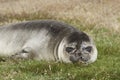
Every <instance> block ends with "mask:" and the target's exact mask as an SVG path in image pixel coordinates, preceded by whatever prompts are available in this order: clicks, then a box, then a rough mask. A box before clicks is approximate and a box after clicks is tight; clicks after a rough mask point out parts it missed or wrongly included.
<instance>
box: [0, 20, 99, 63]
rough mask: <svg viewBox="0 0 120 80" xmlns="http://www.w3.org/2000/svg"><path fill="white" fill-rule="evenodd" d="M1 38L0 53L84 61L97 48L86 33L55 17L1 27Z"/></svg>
mask: <svg viewBox="0 0 120 80" xmlns="http://www.w3.org/2000/svg"><path fill="white" fill-rule="evenodd" d="M0 38H1V39H0V56H6V57H13V58H24V59H36V60H47V61H51V60H53V61H55V60H56V61H63V62H79V61H80V62H84V63H92V62H94V61H95V60H96V58H97V49H96V47H95V45H94V43H93V41H92V40H91V38H90V37H89V36H88V35H87V34H85V33H84V32H81V31H79V30H77V29H75V28H74V27H73V26H70V25H68V24H65V23H62V22H57V21H54V20H41V21H40V20H37V21H28V22H21V23H17V24H10V25H5V26H1V27H0ZM83 49H84V50H85V51H83Z"/></svg>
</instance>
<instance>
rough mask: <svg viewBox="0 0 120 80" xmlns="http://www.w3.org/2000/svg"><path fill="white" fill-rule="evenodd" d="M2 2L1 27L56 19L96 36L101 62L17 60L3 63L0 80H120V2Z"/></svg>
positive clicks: (17, 0) (0, 64) (19, 0)
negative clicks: (88, 63) (71, 62)
mask: <svg viewBox="0 0 120 80" xmlns="http://www.w3.org/2000/svg"><path fill="white" fill-rule="evenodd" d="M48 1H49V0H44V1H43V0H36V1H35V0H6V1H5V0H0V24H1V25H7V24H10V23H17V22H21V21H28V20H38V19H39V20H42V19H54V20H59V21H63V22H66V23H68V24H71V25H73V26H75V27H76V28H78V29H80V30H82V31H84V32H86V33H88V34H89V35H90V36H92V37H93V39H94V41H95V44H96V46H97V49H98V59H97V61H96V62H95V63H93V64H90V65H87V66H85V65H82V64H68V63H57V62H45V61H34V60H27V61H25V60H22V61H15V60H9V59H6V58H4V60H5V61H1V62H0V80H119V79H120V68H119V67H120V47H119V45H120V33H119V31H120V25H119V24H120V6H119V3H120V2H119V0H114V1H112V0H104V1H103V0H89V1H88V0H70V1H69V0H52V1H51V2H48Z"/></svg>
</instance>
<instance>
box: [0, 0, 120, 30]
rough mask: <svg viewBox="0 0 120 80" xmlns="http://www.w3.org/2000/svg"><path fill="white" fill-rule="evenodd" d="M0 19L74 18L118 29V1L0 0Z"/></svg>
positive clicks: (85, 23)
mask: <svg viewBox="0 0 120 80" xmlns="http://www.w3.org/2000/svg"><path fill="white" fill-rule="evenodd" d="M0 2H1V3H0V22H4V21H7V22H12V20H13V21H15V20H16V19H17V20H18V19H19V20H21V19H22V20H33V19H41V18H42V19H46V17H47V19H57V20H77V21H79V22H80V24H82V25H84V26H87V25H94V26H97V27H100V26H103V27H107V28H112V29H114V30H117V31H118V30H119V26H120V23H119V21H118V18H119V16H120V14H119V13H120V5H119V4H120V1H119V0H114V1H113V0H90V1H88V0H52V1H49V0H37V1H35V0H5V1H4V0H1V1H0Z"/></svg>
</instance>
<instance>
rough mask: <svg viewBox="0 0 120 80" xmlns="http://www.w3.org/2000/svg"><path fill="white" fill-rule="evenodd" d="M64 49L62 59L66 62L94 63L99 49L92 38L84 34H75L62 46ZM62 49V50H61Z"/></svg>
mask: <svg viewBox="0 0 120 80" xmlns="http://www.w3.org/2000/svg"><path fill="white" fill-rule="evenodd" d="M60 46H61V48H62V47H64V49H63V54H61V55H59V56H61V59H62V60H63V61H64V62H73V63H76V62H80V63H86V64H89V63H92V62H94V61H95V60H96V59H97V49H96V46H95V45H94V43H93V41H92V40H91V38H90V37H89V36H88V35H87V34H85V33H83V32H74V33H72V34H71V35H70V36H68V37H67V39H64V40H63V41H62V44H61V45H60ZM59 49H60V48H59Z"/></svg>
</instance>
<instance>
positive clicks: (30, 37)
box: [0, 30, 50, 58]
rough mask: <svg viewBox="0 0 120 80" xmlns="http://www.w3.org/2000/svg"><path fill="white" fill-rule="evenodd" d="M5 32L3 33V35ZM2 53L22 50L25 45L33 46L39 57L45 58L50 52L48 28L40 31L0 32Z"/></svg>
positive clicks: (8, 54)
mask: <svg viewBox="0 0 120 80" xmlns="http://www.w3.org/2000/svg"><path fill="white" fill-rule="evenodd" d="M2 34H3V35H2ZM0 37H1V38H2V39H0V55H1V56H10V55H14V54H15V53H17V52H19V51H21V50H22V49H23V48H25V47H31V48H33V49H34V50H35V52H36V53H37V54H39V57H42V58H44V56H46V53H48V52H50V51H49V49H48V44H49V40H50V35H49V34H48V31H47V30H40V31H39V32H38V31H35V30H33V31H28V32H27V31H24V30H23V31H20V30H18V31H15V32H14V31H11V32H10V31H7V30H6V33H5V32H4V33H3V32H0Z"/></svg>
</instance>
